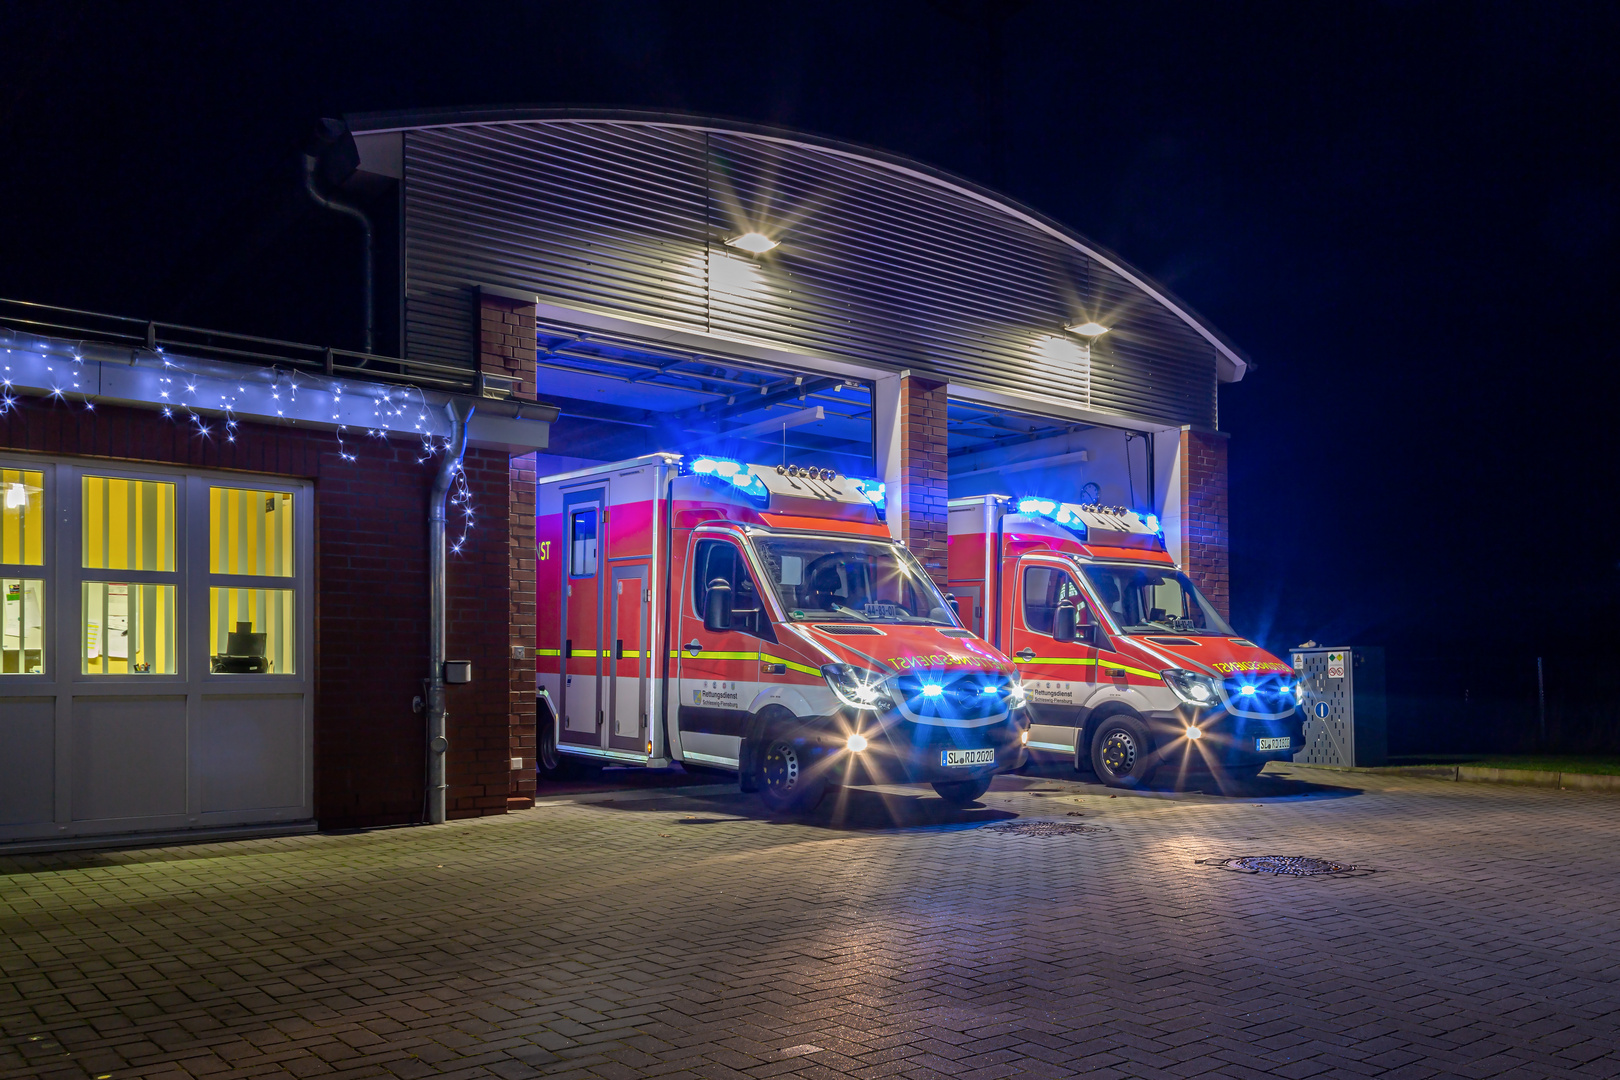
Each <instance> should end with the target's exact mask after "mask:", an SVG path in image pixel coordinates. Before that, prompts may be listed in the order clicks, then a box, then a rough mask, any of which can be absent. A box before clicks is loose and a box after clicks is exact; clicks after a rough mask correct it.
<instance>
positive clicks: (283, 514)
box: [208, 487, 293, 577]
mask: <svg viewBox="0 0 1620 1080" xmlns="http://www.w3.org/2000/svg"><path fill="white" fill-rule="evenodd" d="M208 534H209V544H208V570H209V572H210V573H214V574H255V575H267V576H270V577H292V574H293V497H292V492H290V491H250V490H247V489H245V488H227V487H217V488H210V489H209V490H208Z"/></svg>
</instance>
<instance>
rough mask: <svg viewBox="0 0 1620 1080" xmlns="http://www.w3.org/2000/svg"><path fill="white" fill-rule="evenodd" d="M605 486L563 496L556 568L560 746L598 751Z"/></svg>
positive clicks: (601, 735)
mask: <svg viewBox="0 0 1620 1080" xmlns="http://www.w3.org/2000/svg"><path fill="white" fill-rule="evenodd" d="M607 509H608V489H607V487H606V486H605V485H598V486H591V487H585V488H579V489H576V490H574V491H568V492H565V493H564V494H563V548H564V550H563V553H562V554H563V557H562V558H561V559H560V560H558V561H557V563H556V564H555V565H556V566H557V570H556V571H555V572H558V573H561V574H562V585H563V589H562V595H563V599H562V624H563V625H562V639H563V646H562V656H561V657H559V658H558V659H559V663H560V665H561V670H562V695H561V696H562V701H561V702H560V703H559V710H560V712H561V713H562V723H561V724H559V725H558V727H559V729H560V730H559V732H558V741H559V742H560V743H563V744H567V745H573V746H589V747H602V746H604V745H605V741H604V735H605V732H604V726H603V723H602V720H603V716H602V710H603V701H602V693H601V691H602V644H603V640H602V639H603V637H604V633H603V631H604V629H605V627H604V625H603V624H604V623H605V622H606V621H607V619H606V618H605V617H604V616H606V615H607V614H608V612H607V611H606V610H605V603H604V599H605V598H604V596H603V592H604V589H603V570H604V569H605V568H606V565H607V554H608V553H607V551H606V550H605V549H606V546H607V545H606V544H605V543H604V542H603V541H604V540H605V539H606V537H607V529H606V527H605V520H604V515H605V514H606V513H607Z"/></svg>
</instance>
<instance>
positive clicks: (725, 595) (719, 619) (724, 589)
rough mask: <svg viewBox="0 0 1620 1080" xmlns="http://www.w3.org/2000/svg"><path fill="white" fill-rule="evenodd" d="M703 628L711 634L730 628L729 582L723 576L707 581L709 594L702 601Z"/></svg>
mask: <svg viewBox="0 0 1620 1080" xmlns="http://www.w3.org/2000/svg"><path fill="white" fill-rule="evenodd" d="M703 629H705V630H707V631H708V632H709V633H711V634H723V633H726V632H727V631H729V630H730V629H731V583H730V582H728V581H727V580H726V579H725V578H718V577H717V578H715V579H714V580H713V581H711V582H709V594H708V596H707V597H705V598H704V601H703Z"/></svg>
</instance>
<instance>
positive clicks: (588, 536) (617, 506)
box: [535, 454, 1028, 811]
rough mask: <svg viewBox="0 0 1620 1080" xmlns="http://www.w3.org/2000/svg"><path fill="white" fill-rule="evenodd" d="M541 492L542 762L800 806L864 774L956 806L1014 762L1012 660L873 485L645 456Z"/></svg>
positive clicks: (1020, 740) (1019, 694) (806, 471)
mask: <svg viewBox="0 0 1620 1080" xmlns="http://www.w3.org/2000/svg"><path fill="white" fill-rule="evenodd" d="M536 495H537V502H536V518H535V526H536V545H537V551H536V556H537V560H538V561H537V563H536V567H537V579H538V584H537V597H536V599H537V610H536V617H537V622H538V636H539V641H538V644H539V649H538V656H537V658H536V668H537V671H538V676H539V687H540V691H541V700H542V703H543V707H542V709H541V715H540V723H539V728H540V732H539V744H540V745H539V748H538V756H539V758H540V761H541V765H542V766H543V767H554V766H555V765H556V763H557V762H558V761H559V760H561V759H564V758H568V757H573V758H586V759H590V760H594V761H597V762H620V763H631V764H644V765H654V766H659V765H664V764H667V763H668V762H669V761H672V760H673V761H680V762H685V763H688V764H691V765H697V766H700V767H708V768H714V769H722V770H727V771H733V772H736V773H737V774H738V775H739V778H740V780H741V784H742V788H743V790H744V791H756V790H757V791H758V792H759V793H760V795H761V797H762V798H763V799H764V800H765V802H766V803H767V805H769V806H770V807H771V808H772V809H775V810H798V811H804V810H807V809H810V808H813V807H814V806H815V805H816V804H817V803H818V802H819V801H820V800H821V798H822V796H823V795H824V794H825V793H826V791H827V790H828V788H830V787H833V786H837V785H841V784H846V783H864V782H905V781H918V782H926V783H930V784H932V785H933V786H934V789H935V790H936V791H937V792H939V794H940V795H941V796H942V797H944V798H946V799H948V800H951V801H952V802H956V803H963V804H965V803H969V802H972V801H973V800H975V799H977V798H978V797H979V796H980V795H982V794H983V793H984V791H985V790H986V788H988V787H989V785H990V779H991V777H992V776H994V775H995V774H996V773H999V772H1005V771H1008V770H1010V769H1013V768H1016V767H1017V766H1019V765H1020V764H1022V762H1023V760H1024V742H1025V740H1026V739H1027V737H1028V732H1027V730H1026V728H1027V721H1026V720H1025V717H1024V712H1023V708H1022V705H1023V691H1022V689H1021V687H1020V686H1019V680H1018V677H1017V671H1016V669H1015V668H1014V666H1013V665H1012V664H1011V663H1010V662H1009V661H1008V660H1007V658H1006V657H1005V656H1003V655H1002V654H1001V653H999V652H997V651H996V650H995V649H993V648H991V647H990V646H989V645H987V644H986V643H985V642H984V641H982V640H981V639H980V638H979V637H978V636H977V635H976V634H974V633H973V632H972V631H971V630H967V629H965V628H963V627H962V625H961V623H960V622H959V620H958V618H957V616H956V613H955V611H954V610H953V607H952V605H951V604H950V602H949V601H948V600H947V599H946V598H945V597H944V596H943V595H942V594H941V592H940V590H939V589H938V587H937V586H936V585H935V584H934V582H933V581H932V580H931V579H930V578H929V577H928V575H927V573H925V572H924V571H923V569H922V567H921V566H920V565H919V564H918V562H917V560H916V559H915V558H914V557H913V556H912V555H911V553H910V552H908V551H907V550H906V549H905V548H904V547H903V546H901V545H900V544H897V543H895V542H894V541H893V540H892V539H890V536H889V530H888V528H887V527H886V526H885V525H884V524H883V520H882V516H881V506H882V502H883V492H882V487H881V485H878V484H875V483H869V482H865V481H861V480H858V479H852V478H850V477H845V476H840V475H837V474H835V473H833V472H832V471H830V470H824V469H817V468H802V467H799V466H785V465H784V466H763V465H749V464H745V463H742V462H738V461H731V460H726V459H718V458H690V459H689V458H684V457H682V456H681V455H676V454H652V455H649V456H647V457H641V458H636V459H634V460H631V461H622V462H617V463H615V464H611V465H600V466H594V467H592V468H588V469H582V470H580V471H577V472H570V473H563V474H560V475H557V476H548V477H544V478H542V479H540V480H539V481H538V483H537V490H536Z"/></svg>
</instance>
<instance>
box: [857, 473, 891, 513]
mask: <svg viewBox="0 0 1620 1080" xmlns="http://www.w3.org/2000/svg"><path fill="white" fill-rule="evenodd" d="M850 483H851V484H852V485H854V488H855V490H856V491H858V492H860V493H861V494H862V495H865V496H866V499H867V501H868V502H870V503H871V504H872V505H873V506H875V507H877V508H878V509H879V510H882V509H883V502H884V498H885V491H886V488H885V486H884V485H883V484H880V483H878V482H877V481H876V480H853V479H852V480H850Z"/></svg>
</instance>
